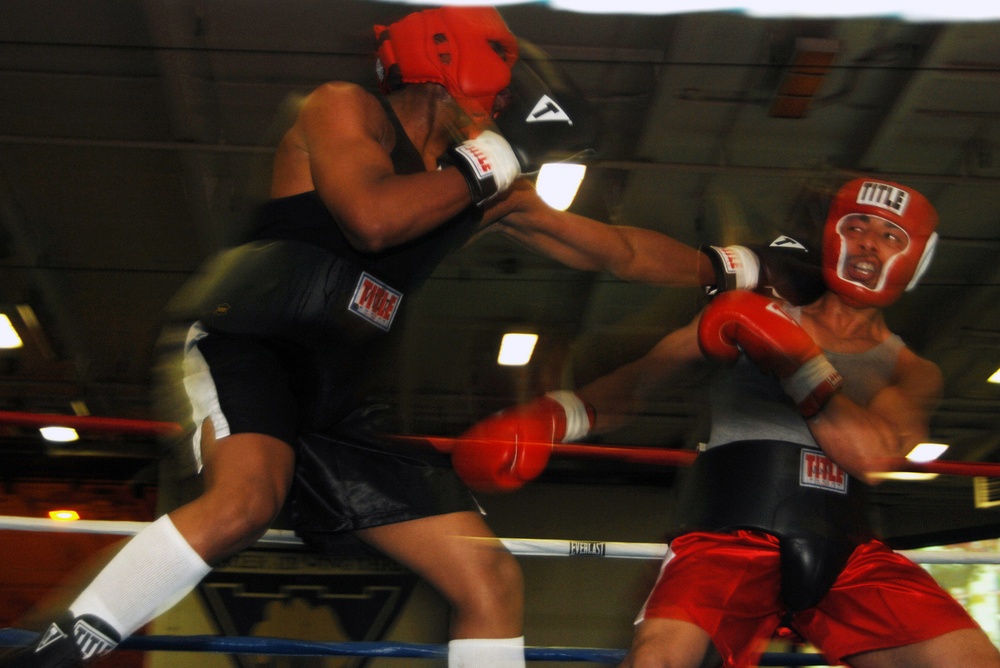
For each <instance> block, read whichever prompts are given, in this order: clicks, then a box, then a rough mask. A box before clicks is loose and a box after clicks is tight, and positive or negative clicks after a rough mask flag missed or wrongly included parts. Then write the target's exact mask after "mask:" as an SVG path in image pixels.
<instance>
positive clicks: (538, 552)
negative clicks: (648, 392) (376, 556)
mask: <svg viewBox="0 0 1000 668" xmlns="http://www.w3.org/2000/svg"><path fill="white" fill-rule="evenodd" d="M148 525H149V523H148V522H116V521H110V520H76V521H73V522H65V521H58V520H50V519H46V518H42V517H14V516H10V515H0V531H2V530H8V531H41V532H56V533H91V534H106V535H117V536H132V535H135V534H137V533H139V531H141V530H142V529H144V528H145V527H146V526H148ZM500 542H501V543H503V544H504V546H505V547H506V548H507V549H508V550H510V552H511V553H512V554H516V555H518V556H529V557H607V558H609V559H662V558H663V557H664V555H665V554H666V552H667V544H666V543H621V542H605V541H585V540H540V539H536V538H501V539H500ZM257 544H258V545H266V546H275V545H289V546H301V545H302V540H301V539H299V537H298V536H296V535H295V532H294V531H289V530H287V529H271V530H270V531H268V532H267V533H266V534H265V535H264V537H263V538H261V539H260V540H259V541H257ZM898 552H899V553H900V554H902V555H904V556H905V557H907V558H908V559H910V560H911V561H913V562H915V563H918V564H1000V553H998V552H989V551H969V550H898Z"/></svg>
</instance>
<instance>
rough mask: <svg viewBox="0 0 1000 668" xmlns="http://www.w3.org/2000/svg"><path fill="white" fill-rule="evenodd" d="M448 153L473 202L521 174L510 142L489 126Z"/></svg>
mask: <svg viewBox="0 0 1000 668" xmlns="http://www.w3.org/2000/svg"><path fill="white" fill-rule="evenodd" d="M449 153H450V154H451V156H452V158H453V159H454V161H455V166H456V167H458V169H459V170H460V171H461V172H462V176H464V177H465V180H466V182H467V183H468V184H469V191H470V192H471V193H472V200H473V201H474V202H475V203H476V204H480V203H482V202H484V201H486V200H488V199H489V198H490V197H493V196H494V195H496V194H497V193H501V192H503V191H505V190H507V188H510V186H511V184H513V183H514V181H515V180H517V177H519V176H520V175H521V165H520V163H519V162H518V161H517V156H516V155H515V154H514V150H513V149H512V148H511V147H510V144H508V143H507V140H506V139H504V138H503V137H502V136H500V135H498V134H497V133H496V132H492V131H490V130H484V131H483V132H482V134H480V135H479V136H478V137H476V138H475V139H468V140H466V141H464V142H462V143H461V144H459V145H458V146H456V147H454V148H452V149H451V150H450V151H449Z"/></svg>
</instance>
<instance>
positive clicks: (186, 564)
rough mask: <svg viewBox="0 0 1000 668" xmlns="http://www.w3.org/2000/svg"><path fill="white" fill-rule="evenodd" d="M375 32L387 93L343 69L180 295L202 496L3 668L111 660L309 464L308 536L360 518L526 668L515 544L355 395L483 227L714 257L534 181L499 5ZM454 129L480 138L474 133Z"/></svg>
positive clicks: (600, 254) (542, 246)
mask: <svg viewBox="0 0 1000 668" xmlns="http://www.w3.org/2000/svg"><path fill="white" fill-rule="evenodd" d="M376 33H377V35H378V39H379V41H378V57H379V62H378V71H379V73H380V75H381V80H382V84H383V92H384V97H380V96H377V95H372V94H370V93H368V92H366V91H365V90H364V89H363V88H361V87H359V86H357V85H354V84H351V83H345V82H331V83H327V84H324V85H322V86H320V87H319V88H317V89H316V90H315V91H314V92H312V94H311V95H309V96H308V98H307V99H306V100H305V102H304V104H303V106H302V108H301V111H300V113H299V114H298V117H297V120H296V122H295V124H294V126H293V127H292V128H291V129H290V130H289V132H288V133H287V134H286V135H285V136H284V138H283V140H282V141H281V143H280V145H279V146H278V148H277V152H276V155H275V157H274V163H273V179H272V185H271V198H272V199H271V201H269V202H268V203H267V204H265V205H264V206H263V207H262V208H261V209H260V210H259V211H258V213H257V219H256V220H257V224H256V226H255V233H254V236H253V238H252V239H251V240H250V241H249V242H248V243H246V244H244V245H242V246H239V247H237V248H234V249H232V250H230V251H227V252H224V253H223V254H221V255H220V256H219V257H218V258H216V259H215V261H214V262H213V263H212V264H211V265H210V266H209V267H208V268H207V269H206V271H205V272H204V275H203V276H200V277H199V278H198V279H196V281H195V283H194V284H193V285H192V286H190V287H189V288H188V289H187V290H186V291H185V293H186V294H185V295H184V296H183V297H182V298H181V299H180V300H179V301H180V302H181V303H183V304H184V309H185V310H186V313H187V314H188V317H189V319H190V320H191V321H193V323H187V324H190V330H189V331H188V336H187V343H186V357H185V362H184V364H185V380H184V383H185V387H186V389H187V392H188V397H189V399H190V401H191V404H192V416H193V418H194V422H195V424H196V425H197V433H196V435H195V442H194V445H195V448H196V450H197V453H198V457H199V462H200V464H201V465H202V467H203V468H202V473H203V478H204V483H205V485H204V491H203V493H202V494H201V496H199V497H198V498H196V499H195V500H193V501H191V502H189V503H187V504H186V505H183V506H181V507H179V508H177V509H176V510H174V511H172V512H170V513H169V514H168V515H164V516H163V517H161V518H160V519H159V520H157V521H156V522H154V523H153V524H152V525H150V526H149V527H148V528H147V529H145V530H144V531H142V532H141V533H139V534H138V535H137V536H135V537H134V538H133V539H132V540H131V541H129V542H128V543H127V544H126V545H125V546H124V548H123V549H122V550H121V551H120V552H119V553H118V554H117V555H116V557H115V558H114V559H113V560H112V561H111V562H110V563H109V564H108V565H107V566H106V567H105V569H104V570H103V571H102V572H101V573H100V574H98V576H97V577H96V578H95V579H94V580H93V581H92V582H91V583H90V585H89V586H87V588H86V589H85V590H84V591H83V592H82V593H81V594H80V595H79V597H78V598H77V599H76V600H75V601H74V602H73V603H72V604H71V605H70V606H69V610H68V612H67V615H66V617H65V619H62V620H60V621H59V622H58V623H53V624H52V625H51V626H49V627H48V629H46V630H45V631H44V632H43V633H42V634H41V635H40V636H39V638H38V640H36V641H35V643H34V644H33V645H31V646H29V647H27V648H25V649H24V650H21V651H19V652H17V653H15V654H14V655H11V656H8V657H6V658H5V659H4V660H0V665H3V666H7V667H10V666H72V665H78V664H80V663H82V662H84V661H86V660H88V659H90V658H93V657H97V656H100V655H102V654H104V653H106V652H108V651H110V650H111V649H113V648H114V646H115V645H116V643H117V642H120V640H121V639H122V638H125V637H127V636H128V635H130V634H132V633H133V632H135V631H136V630H137V629H139V628H140V627H141V626H143V625H144V624H146V623H147V622H149V621H150V620H151V619H152V618H154V617H155V616H156V615H157V614H158V613H159V612H160V611H162V610H164V609H165V608H166V607H169V606H170V605H171V604H172V603H174V602H176V601H177V600H179V599H180V598H181V597H182V596H183V595H184V594H185V593H186V592H188V591H190V590H191V588H193V587H194V586H195V585H197V583H198V582H199V581H200V580H201V579H202V578H203V577H204V576H205V575H206V574H207V573H208V571H209V570H210V567H211V564H214V563H216V562H218V561H219V560H220V559H222V558H224V557H226V556H228V555H231V554H233V553H234V552H236V551H238V550H240V549H243V548H245V547H247V546H249V545H252V544H253V543H254V542H255V541H256V540H257V539H258V538H259V537H260V536H261V535H262V534H263V533H264V532H265V531H266V530H267V528H268V527H269V525H270V524H271V522H272V520H273V519H274V518H275V517H276V515H277V514H278V512H279V511H280V510H281V509H282V507H283V505H284V503H285V500H286V497H287V496H288V495H289V490H290V487H291V486H292V483H293V479H295V478H296V477H298V481H297V482H296V489H297V492H296V506H297V515H298V517H297V523H298V525H299V526H298V528H299V529H300V531H301V533H302V534H303V535H304V536H306V537H307V538H310V537H311V538H313V539H315V540H317V541H320V542H322V539H323V538H324V537H325V536H327V535H329V534H331V533H335V532H337V531H341V530H351V531H355V532H356V535H357V536H359V537H360V538H361V539H362V540H363V541H365V542H366V543H368V544H370V545H371V546H374V547H375V548H377V549H379V550H381V551H382V552H384V553H385V554H386V555H388V556H390V557H392V558H394V559H396V560H398V561H399V562H400V563H401V564H403V565H405V566H406V567H407V568H409V569H411V570H412V571H413V572H415V573H417V574H418V575H420V576H421V577H423V578H424V579H425V580H426V581H428V582H429V583H430V584H431V585H433V586H434V587H435V588H436V589H437V590H438V591H440V593H441V594H442V595H443V596H444V598H445V599H446V600H447V601H448V603H449V604H450V605H451V608H452V617H451V637H452V638H453V640H452V644H451V651H450V657H449V663H450V665H452V666H458V665H464V666H475V667H476V668H490V667H492V666H505V667H514V666H523V665H524V657H523V650H522V647H523V639H522V634H523V629H522V607H523V593H522V582H521V574H520V570H519V567H518V564H517V562H516V561H515V560H514V558H513V557H512V556H511V555H510V554H509V553H508V552H506V551H505V550H503V549H500V545H499V542H495V543H494V542H488V541H468V540H465V539H464V537H468V536H477V537H481V538H485V539H489V538H495V537H494V535H493V534H492V532H491V531H490V529H489V528H488V527H487V525H486V524H485V522H484V521H483V519H482V517H481V515H480V514H479V513H478V512H477V511H476V510H475V505H474V503H473V500H472V499H471V497H470V496H469V494H468V492H467V490H466V489H465V488H464V487H463V486H461V485H460V484H459V483H457V482H456V481H455V479H454V478H453V477H452V474H451V473H450V471H436V470H432V469H429V468H428V467H424V466H420V465H416V464H413V463H412V462H410V461H407V460H405V459H400V458H394V457H391V456H387V455H385V454H383V453H378V452H369V450H370V448H369V447H368V445H369V444H370V443H371V439H372V438H374V436H373V432H374V431H375V430H374V428H373V426H372V424H371V421H370V415H369V413H368V408H367V407H364V406H359V405H358V404H357V403H356V402H354V399H356V397H354V396H353V394H354V392H355V390H356V388H357V386H358V384H359V383H360V382H361V381H362V380H363V379H364V374H365V369H366V361H367V360H368V359H370V358H371V357H370V356H371V355H372V354H374V353H373V351H375V350H376V349H377V347H378V346H380V345H381V344H382V343H383V342H384V340H385V339H386V337H388V336H389V335H390V333H391V332H392V331H394V328H395V327H397V326H398V321H399V317H398V314H399V310H400V309H401V308H403V307H404V306H405V305H406V304H407V298H408V294H409V293H410V291H412V290H413V289H414V288H415V287H416V286H417V285H419V284H420V282H421V281H422V280H423V279H424V278H426V277H427V276H428V275H429V274H430V272H431V271H432V270H433V268H434V266H435V265H436V264H437V263H438V262H439V261H440V259H441V258H442V257H444V255H445V254H446V253H448V252H449V251H451V250H453V249H455V248H458V247H459V246H461V245H462V244H463V243H465V242H467V241H469V240H471V239H472V238H474V237H475V236H476V235H477V234H480V233H484V232H499V233H501V234H504V235H506V236H507V237H509V238H511V239H513V240H515V241H517V242H520V243H522V244H524V245H526V246H527V247H529V248H531V249H534V250H535V251H537V252H539V253H541V254H543V255H545V256H547V257H550V258H553V259H555V260H557V261H560V262H562V263H564V264H566V265H568V266H570V267H573V268H577V269H581V270H590V271H597V270H604V271H609V272H611V273H612V274H614V275H615V276H617V277H620V278H622V279H626V280H635V281H645V282H651V283H657V284H661V285H688V286H691V285H698V284H706V285H708V284H711V283H713V281H714V276H713V274H712V270H711V264H710V263H709V262H707V260H706V261H700V260H704V256H702V255H700V254H699V252H698V251H696V250H695V249H692V248H689V247H687V246H685V245H683V244H680V243H677V242H675V241H673V240H671V239H669V238H668V237H665V236H663V235H660V234H657V233H655V232H652V231H649V230H643V229H640V228H634V227H625V226H614V227H612V226H608V225H605V224H602V223H598V222H596V221H593V220H589V219H586V218H583V217H580V216H578V215H574V214H571V213H567V212H559V211H555V210H553V209H551V208H549V207H547V206H546V205H545V204H543V203H542V201H541V200H540V198H539V197H538V196H537V194H536V193H535V191H534V189H533V187H532V185H531V184H530V183H529V182H527V181H525V180H523V179H520V178H519V174H520V171H521V165H520V163H519V162H518V158H517V156H516V155H515V152H514V151H513V150H512V149H511V146H510V145H509V144H508V142H507V141H506V140H505V138H504V137H503V136H501V135H500V134H498V133H497V132H495V131H493V130H492V129H490V127H491V121H492V119H493V117H494V116H495V115H497V114H498V113H502V107H503V102H504V99H505V96H504V94H503V93H504V91H505V90H506V88H507V86H508V84H509V81H510V76H511V69H512V67H513V66H514V64H515V62H516V60H517V51H518V43H517V41H516V39H515V38H514V36H513V35H511V34H510V32H509V31H508V30H507V27H506V25H505V24H504V23H503V21H502V19H501V18H500V16H499V14H498V13H497V12H496V11H495V10H493V9H491V8H483V7H477V8H442V9H437V10H428V11H424V12H417V13H414V14H411V15H408V16H406V17H404V18H403V19H401V20H400V21H398V22H396V23H394V24H392V25H390V26H388V28H383V27H377V28H376ZM429 53H436V54H439V57H437V58H434V57H430V56H429V55H428V54H429ZM456 128H465V129H467V130H466V131H465V134H464V135H460V136H459V140H458V143H457V144H456V139H455V138H456ZM469 128H471V130H468V129H469ZM699 271H701V272H703V273H702V274H701V275H700V276H699ZM706 273H707V275H706ZM332 441H337V443H338V445H337V446H334V447H330V446H329V444H330V442H332ZM340 446H344V447H340ZM352 446H353V447H352ZM296 450H298V451H299V453H300V465H299V467H298V476H297V474H296ZM334 457H339V458H341V459H337V460H336V461H334V460H333V459H331V458H334ZM313 465H315V466H313ZM334 468H338V469H341V470H342V471H350V474H349V476H348V477H349V480H347V481H344V480H342V479H338V478H337V476H334V475H333V474H332V473H331V472H332V471H333V470H334ZM401 481H402V482H401ZM300 492H301V495H300V494H299V493H300ZM460 537H463V538H460Z"/></svg>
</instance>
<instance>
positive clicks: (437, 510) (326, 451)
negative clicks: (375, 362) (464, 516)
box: [289, 406, 479, 551]
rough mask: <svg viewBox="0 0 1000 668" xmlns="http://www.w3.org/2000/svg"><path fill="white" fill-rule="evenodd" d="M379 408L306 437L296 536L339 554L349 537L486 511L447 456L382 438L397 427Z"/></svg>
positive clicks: (294, 509)
mask: <svg viewBox="0 0 1000 668" xmlns="http://www.w3.org/2000/svg"><path fill="white" fill-rule="evenodd" d="M380 412H381V409H380V408H379V407H377V406H368V407H363V408H359V409H357V410H355V411H353V412H352V413H351V414H349V415H348V416H347V417H346V418H345V419H344V420H342V421H341V422H339V423H338V424H337V425H335V426H334V427H332V428H331V429H328V430H326V431H324V432H322V433H313V434H304V435H302V436H300V437H299V439H298V442H297V444H296V454H297V457H298V462H297V466H296V469H295V481H294V483H293V485H292V491H291V494H290V506H289V509H290V519H291V523H292V526H293V528H294V529H295V533H296V534H297V535H298V536H299V537H300V538H302V539H303V541H305V543H306V544H307V545H309V546H310V547H312V548H313V549H317V550H320V551H334V550H336V549H338V548H339V546H340V545H341V536H340V534H343V533H344V532H349V531H355V530H358V529H367V528H371V527H375V526H381V525H384V524H392V523H395V522H404V521H407V520H414V519H419V518H422V517H431V516H434V515H442V514H445V513H452V512H459V511H473V512H479V506H478V505H477V504H476V502H475V499H474V498H473V497H472V494H471V493H470V492H469V490H468V489H467V488H466V487H465V485H463V484H462V483H461V482H460V481H459V479H458V477H457V476H456V475H455V474H454V472H453V471H452V469H451V467H450V465H449V463H448V459H447V456H446V455H443V454H440V453H436V452H434V451H427V452H422V451H417V450H414V449H412V448H411V447H410V446H400V445H396V444H394V443H392V442H391V441H388V440H386V439H385V438H383V437H381V436H380V434H381V433H385V432H391V431H392V427H391V426H389V425H388V424H386V423H385V422H384V421H382V420H380V419H379V413H380Z"/></svg>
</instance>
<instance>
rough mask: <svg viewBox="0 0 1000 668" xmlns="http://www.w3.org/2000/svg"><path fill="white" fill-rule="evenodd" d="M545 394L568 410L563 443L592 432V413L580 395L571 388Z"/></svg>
mask: <svg viewBox="0 0 1000 668" xmlns="http://www.w3.org/2000/svg"><path fill="white" fill-rule="evenodd" d="M545 396H547V397H548V398H549V399H552V400H553V401H555V402H556V403H558V404H559V405H560V406H562V407H563V410H564V411H566V435H565V436H563V439H562V442H563V443H569V442H571V441H578V440H580V439H581V438H583V437H584V436H586V435H587V434H588V433H590V415H589V414H588V413H587V405H586V404H585V403H583V400H582V399H580V397H578V396H576V394H575V393H573V392H570V391H569V390H556V391H555V392H547V393H546V394H545Z"/></svg>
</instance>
